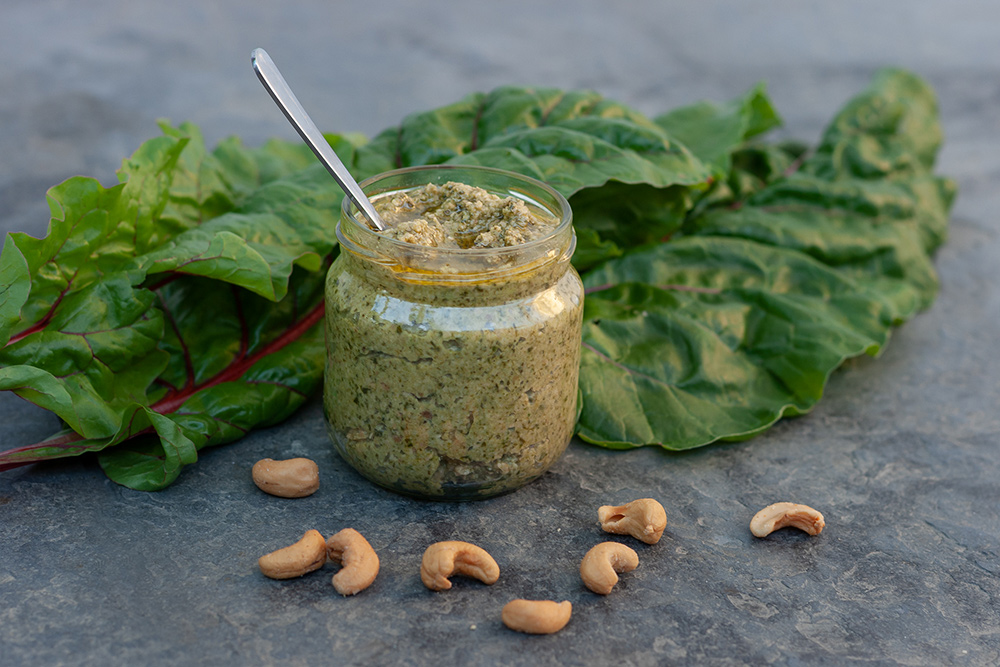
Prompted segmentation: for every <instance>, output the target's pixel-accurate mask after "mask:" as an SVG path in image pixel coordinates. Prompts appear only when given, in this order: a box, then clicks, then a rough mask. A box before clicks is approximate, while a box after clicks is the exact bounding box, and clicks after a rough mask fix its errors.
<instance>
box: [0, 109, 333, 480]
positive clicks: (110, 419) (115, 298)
mask: <svg viewBox="0 0 1000 667" xmlns="http://www.w3.org/2000/svg"><path fill="white" fill-rule="evenodd" d="M163 128H164V131H165V133H166V135H167V136H164V137H159V138H157V139H153V140H150V141H148V142H146V143H145V144H143V146H142V147H140V149H139V150H138V151H136V153H135V154H134V155H133V156H132V157H131V158H129V159H127V160H125V161H124V163H123V167H122V170H121V171H120V173H119V176H120V178H121V179H122V180H123V182H122V183H120V184H119V185H117V186H114V187H112V188H104V187H103V186H101V185H100V184H99V183H97V182H96V181H94V180H93V179H86V178H74V179H70V180H69V181H67V182H65V183H63V184H61V185H59V186H56V187H55V188H53V189H52V190H51V191H50V195H49V197H50V203H51V206H52V209H53V221H52V224H51V226H50V231H49V234H48V236H47V237H46V238H45V239H40V240H39V239H33V238H31V237H29V236H27V235H24V234H12V235H10V237H9V240H8V244H7V245H6V246H5V248H4V253H3V255H2V256H0V275H3V276H4V277H5V278H6V277H7V276H8V275H9V276H12V279H11V281H10V283H9V284H8V285H6V287H5V290H4V291H3V292H2V293H0V298H2V299H3V300H2V301H0V314H3V315H4V319H2V320H0V322H3V323H5V324H6V323H9V324H6V326H7V327H8V330H7V332H6V334H7V337H8V341H7V342H6V344H5V346H4V347H3V348H2V349H0V388H3V389H10V390H13V391H15V392H16V393H18V394H19V395H21V396H22V397H24V398H26V399H28V400H31V401H33V402H35V403H37V404H39V405H40V406H42V407H45V408H47V409H49V410H52V411H53V412H55V413H56V414H57V415H59V416H60V417H61V418H62V419H63V420H64V421H65V422H66V424H67V426H69V428H70V429H71V434H67V433H60V434H56V435H55V436H53V438H50V439H48V440H47V441H44V442H42V443H37V444H36V445H32V446H27V447H21V448H17V449H15V450H11V451H8V452H4V453H2V454H0V469H4V468H7V467H13V466H16V465H22V464H24V463H27V462H31V461H36V460H42V459H46V458H56V457H60V456H69V455H75V454H80V453H83V452H85V451H99V450H103V449H105V448H108V447H113V446H117V445H120V444H121V443H124V442H126V441H128V440H130V439H132V438H136V437H138V436H147V435H148V434H151V433H153V434H158V438H159V439H158V440H157V441H158V442H160V443H161V444H160V445H159V446H161V447H166V450H164V451H165V452H166V454H165V455H164V460H165V463H164V464H163V466H161V468H162V469H161V470H160V474H159V477H158V479H159V480H160V482H153V481H151V480H152V479H154V478H156V475H155V474H154V473H152V472H147V477H148V479H147V480H146V481H145V482H142V486H143V488H154V487H156V486H157V484H165V483H169V480H170V479H173V477H176V474H177V472H178V471H179V470H180V465H181V464H184V463H189V462H191V461H192V460H193V458H192V456H193V454H192V453H194V452H196V451H197V449H198V448H199V447H200V446H205V445H206V444H215V443H217V442H226V441H229V440H232V439H234V438H235V437H239V435H241V434H242V433H245V432H246V431H247V430H249V429H250V428H251V427H252V426H253V425H254V424H257V423H267V422H269V421H271V420H274V419H280V418H283V417H284V416H287V414H288V413H289V410H290V409H292V408H290V406H295V405H298V402H301V399H299V398H292V399H290V398H289V397H288V395H287V394H288V391H293V392H299V393H300V394H301V395H302V396H305V395H307V394H308V392H309V390H311V389H312V388H313V387H314V385H315V382H317V381H318V378H319V371H318V370H315V369H314V370H312V371H311V373H305V374H304V376H303V378H301V379H299V378H292V379H287V378H284V376H282V375H281V374H280V373H278V374H276V373H275V372H274V371H273V370H270V369H268V364H270V363H273V362H274V363H281V362H285V363H284V368H287V369H288V370H289V372H294V373H299V372H301V371H302V370H303V369H302V367H301V366H302V364H301V363H300V364H298V365H296V364H294V363H288V360H287V359H283V358H282V355H287V354H288V350H289V349H291V350H295V351H296V353H297V354H299V355H300V356H301V358H302V359H309V360H310V361H312V362H315V357H316V354H315V350H317V349H321V347H322V341H321V340H320V341H319V342H317V339H316V337H317V332H318V330H319V329H318V327H316V326H315V324H316V322H317V321H318V319H319V312H321V302H322V299H321V292H318V291H317V289H318V288H317V287H316V285H317V284H320V283H321V278H319V277H317V276H319V273H318V271H319V269H321V268H322V265H323V260H322V258H323V257H329V256H331V253H332V251H333V248H334V242H333V241H332V239H333V238H334V234H333V225H334V224H335V220H336V217H335V215H336V214H335V211H336V210H337V207H338V206H339V202H340V195H339V192H334V191H336V190H337V188H336V185H335V184H334V185H333V186H332V188H331V187H330V184H331V183H332V179H330V178H329V177H328V176H326V177H325V178H323V179H322V181H321V180H320V179H319V178H317V176H318V174H317V173H316V172H315V170H310V169H301V168H300V167H301V165H302V164H303V163H304V160H303V158H304V156H302V155H301V154H300V153H298V152H297V151H292V150H289V149H287V148H283V147H281V146H279V145H278V144H276V143H274V142H272V143H270V144H268V145H267V146H265V147H264V148H263V149H257V150H256V151H246V150H243V149H240V148H239V146H238V144H237V143H236V142H234V141H227V142H224V143H223V145H222V146H220V148H219V149H217V150H216V151H215V152H213V153H212V154H208V153H206V152H205V150H204V145H203V143H202V142H201V138H200V135H199V134H198V133H197V130H196V128H193V127H192V126H190V125H186V126H182V128H181V129H174V128H171V127H170V126H168V125H163ZM282 165H284V166H282ZM174 179H176V185H175V184H174ZM254 182H257V183H258V185H257V186H256V187H252V186H251V185H249V184H252V183H254ZM212 216H214V217H212ZM206 228H207V231H203V230H205V229H206ZM282 234H284V235H285V237H282ZM236 235H239V243H238V244H235V245H236V247H237V248H243V249H244V251H245V253H246V254H247V255H251V254H252V253H254V252H255V250H256V256H255V257H254V259H258V260H259V261H257V262H253V261H244V262H243V265H242V266H240V265H230V266H226V265H225V264H224V262H223V261H217V262H215V263H214V264H212V262H211V261H207V259H206V255H208V254H209V252H206V247H207V248H213V247H219V246H221V247H226V242H227V241H229V240H230V239H231V237H233V236H236ZM199 240H203V241H205V245H206V247H201V246H199V245H198V241H199ZM153 244H159V246H158V247H156V248H152V249H151V250H150V252H146V253H143V250H144V249H150V248H151V246H152V245H153ZM213 244H214V245H213ZM219 254H220V255H223V254H224V253H219ZM233 254H238V252H237V253H233ZM166 257H169V258H170V259H169V260H166V259H164V258H166ZM171 262H172V263H171ZM295 266H304V267H305V268H306V269H310V270H311V271H312V273H309V272H304V273H303V275H305V276H310V277H311V280H312V286H311V287H309V280H304V279H301V278H300V279H295V280H293V281H292V284H293V285H294V294H289V293H288V289H289V278H290V276H291V274H292V273H293V269H294V267H295ZM205 267H210V268H208V269H206V268H205ZM192 268H196V270H192ZM199 272H201V273H206V274H209V275H210V276H211V277H212V278H214V279H215V280H212V281H208V282H205V280H204V279H202V278H194V277H189V276H192V275H198V274H199ZM154 274H159V275H154ZM196 281H201V283H197V282H196ZM193 282H195V284H196V285H197V286H196V287H195V288H192V287H191V285H192V283H193ZM150 288H151V289H152V290H155V291H151V289H150ZM183 290H187V292H186V293H187V294H188V301H187V303H188V305H189V307H191V308H193V309H194V310H196V311H199V312H201V313H202V316H203V318H207V320H206V321H205V322H202V329H201V330H200V332H191V331H188V332H187V335H188V336H189V337H190V336H194V340H193V341H192V342H193V344H191V345H189V344H188V343H187V341H186V339H185V338H184V335H185V333H184V329H183V327H184V326H185V323H186V322H189V321H190V319H189V318H188V319H185V318H183V317H182V318H179V319H178V318H175V317H174V315H173V313H172V312H171V311H170V310H169V309H167V308H165V307H164V304H166V303H168V302H170V301H171V300H173V301H176V298H175V297H174V296H173V295H175V294H176V293H178V292H179V291H183ZM192 290H193V291H192ZM248 290H250V291H248ZM251 291H252V292H257V293H263V294H264V295H265V296H266V297H268V299H270V300H268V299H265V298H260V297H257V296H254V295H252V294H251ZM282 297H285V298H282ZM275 299H281V300H280V301H278V303H274V300H275ZM317 304H320V306H319V308H320V310H319V311H317ZM234 308H236V309H237V311H238V312H234V311H233V309H234ZM15 311H16V312H18V313H19V315H18V318H17V319H16V320H15V319H14V313H15ZM223 312H228V313H231V314H234V317H233V318H232V319H231V320H230V325H231V326H236V327H237V330H236V332H235V333H233V332H232V331H230V335H229V337H228V338H227V337H226V336H224V335H222V333H221V332H219V331H217V330H213V329H211V326H210V325H211V324H214V323H217V320H218V315H219V313H223ZM165 315H166V316H167V317H165ZM236 315H238V317H237V316H236ZM179 327H180V328H179ZM206 331H212V332H213V333H214V334H217V335H216V337H214V338H212V337H206V336H204V335H200V334H201V333H203V332H206ZM233 336H236V337H235V338H233ZM178 341H181V342H178ZM241 345H243V347H241ZM303 345H304V346H305V349H299V348H301V347H302V346H303ZM297 346H298V347H297ZM226 349H229V350H233V351H234V352H233V354H234V355H236V356H233V357H232V358H228V359H227V358H226V357H225V355H223V354H221V353H220V351H222V350H226ZM192 359H198V360H201V361H199V362H198V363H207V362H209V361H210V360H211V362H212V363H215V364H220V363H221V364H222V365H223V366H224V368H219V369H218V372H217V374H216V375H214V376H212V378H209V379H207V380H204V381H202V379H199V378H193V379H188V380H185V382H183V383H181V384H178V385H176V391H174V392H173V393H168V392H166V390H165V389H164V387H165V386H170V385H169V382H170V380H171V378H174V377H175V375H176V372H177V368H178V366H180V367H181V368H182V369H187V365H186V364H188V363H193V362H191V360H192ZM250 360H253V363H250ZM320 365H321V364H320ZM261 374H263V375H265V376H268V379H267V380H266V381H264V380H261V379H260V377H259V376H260V375H261ZM272 376H273V377H272ZM192 377H193V376H192ZM272 380H273V381H272ZM309 382H312V383H313V384H312V385H310V384H309ZM165 383H166V384H165ZM206 383H207V384H206ZM241 383H242V384H244V385H246V386H250V387H260V388H261V389H258V390H255V393H254V395H253V396H250V397H248V400H247V401H244V402H243V403H236V405H237V406H240V405H242V406H252V407H251V408H246V407H238V408H237V411H238V412H241V413H243V414H244V417H243V418H242V419H240V418H236V417H234V416H232V415H231V414H225V415H223V412H222V411H221V408H220V409H215V408H219V402H218V401H216V405H215V407H214V408H213V411H212V413H211V415H212V416H213V418H218V419H217V421H216V426H217V428H216V429H215V430H214V431H212V430H207V429H205V428H194V427H192V426H191V424H192V423H193V420H194V421H197V420H196V419H195V418H194V417H192V416H191V415H189V414H184V416H183V419H182V418H181V416H179V415H175V414H172V413H174V412H177V411H178V410H180V409H185V410H186V409H187V407H188V403H189V402H190V401H197V400H207V399H205V396H206V395H207V393H211V392H210V391H209V390H213V391H216V392H218V386H223V385H225V386H226V387H227V388H229V390H230V391H232V388H233V387H234V386H236V385H239V384H241ZM279 385H287V387H290V388H291V389H289V390H281V389H279V388H278V387H279ZM300 385H303V386H305V390H303V389H302V387H301V386H300ZM206 392H207V393H206ZM237 393H238V391H237ZM300 394H295V396H299V395H300ZM181 398H184V399H185V400H181ZM297 401H298V402H297ZM228 412H232V410H231V409H230V410H229V411H228ZM192 414H194V413H192ZM177 420H180V421H181V422H183V423H179V422H178V421H177ZM202 421H203V422H204V420H202ZM223 424H226V425H225V426H224V427H221V426H220V425H223ZM201 426H204V424H202V425H201ZM234 434H238V435H234ZM139 439H140V440H145V441H147V442H148V441H150V438H149V437H142V438H139ZM154 439H155V438H154ZM171 443H173V444H171ZM185 443H190V444H189V445H188V444H185ZM177 451H181V452H182V454H183V455H181V454H178V455H176V456H175V455H174V454H175V453H176V452H177ZM184 452H186V453H184ZM128 479H129V480H130V481H129V483H130V484H131V483H132V481H134V480H136V479H137V477H136V476H135V475H133V476H132V477H128ZM163 480H167V481H166V482H165V481H163Z"/></svg>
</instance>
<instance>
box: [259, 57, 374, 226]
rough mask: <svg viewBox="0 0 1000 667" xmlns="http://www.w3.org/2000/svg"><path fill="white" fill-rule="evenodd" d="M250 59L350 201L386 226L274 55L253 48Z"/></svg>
mask: <svg viewBox="0 0 1000 667" xmlns="http://www.w3.org/2000/svg"><path fill="white" fill-rule="evenodd" d="M250 62H251V63H253V69H254V71H255V72H257V78H259V79H260V82H261V83H262V84H264V87H265V88H267V92H269V93H270V94H271V98H272V99H273V100H274V103H275V104H277V105H278V108H279V109H281V111H282V112H284V114H285V118H287V119H288V122H289V123H291V124H292V127H294V128H295V130H296V131H297V132H298V133H299V136H300V137H302V140H303V141H305V142H306V145H308V146H309V148H311V149H312V152H313V153H315V154H316V157H318V158H319V161H320V162H322V163H323V166H324V167H326V169H327V171H329V172H330V173H331V174H332V175H333V177H334V178H335V179H336V180H337V183H338V184H340V187H341V188H342V189H343V190H344V192H345V193H347V196H348V197H350V198H351V201H352V202H354V205H355V206H357V207H358V210H359V211H361V213H362V215H364V216H365V217H366V218H367V219H368V223H369V224H370V225H371V226H372V227H373V228H375V229H376V230H378V231H382V230H383V229H385V223H384V222H382V218H381V217H379V214H378V213H377V212H376V211H375V207H373V206H372V203H371V202H370V201H368V197H367V196H365V193H364V192H363V191H362V190H361V186H359V185H358V182H357V181H355V180H354V177H353V176H351V173H350V172H349V171H347V167H345V166H344V163H343V162H341V161H340V158H339V157H337V154H336V153H334V152H333V148H331V147H330V144H329V143H328V142H327V140H326V139H324V138H323V133H322V132H320V131H319V128H318V127H316V123H314V122H313V121H312V118H310V117H309V114H307V113H306V110H305V109H303V108H302V105H301V104H299V100H298V99H297V98H296V97H295V93H293V92H292V89H291V88H289V87H288V84H287V83H285V77H283V76H281V72H279V71H278V68H277V67H276V66H275V64H274V61H273V60H271V56H269V55H267V51H265V50H264V49H260V48H258V49H254V50H253V52H252V53H251V54H250Z"/></svg>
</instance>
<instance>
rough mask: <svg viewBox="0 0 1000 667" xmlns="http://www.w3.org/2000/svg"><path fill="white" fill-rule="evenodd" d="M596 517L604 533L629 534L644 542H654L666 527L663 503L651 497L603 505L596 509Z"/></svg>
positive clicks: (658, 539)
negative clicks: (615, 505)
mask: <svg viewBox="0 0 1000 667" xmlns="http://www.w3.org/2000/svg"><path fill="white" fill-rule="evenodd" d="M597 518H598V519H599V520H600V522H601V528H602V529H604V532H606V533H615V534H617V535H631V536H632V537H634V538H636V539H637V540H642V541H643V542H645V543H646V544H656V543H657V542H659V541H660V537H661V536H662V535H663V529H664V528H666V527H667V513H666V512H664V511H663V505H661V504H660V503H658V502H656V501H655V500H653V499H652V498H640V499H639V500H633V501H632V502H630V503H626V504H625V505H619V506H617V507H614V506H612V505H604V506H602V507H599V508H598V509H597Z"/></svg>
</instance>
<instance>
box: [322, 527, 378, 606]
mask: <svg viewBox="0 0 1000 667" xmlns="http://www.w3.org/2000/svg"><path fill="white" fill-rule="evenodd" d="M326 555H327V557H328V558H329V559H330V560H332V561H333V562H334V563H340V564H341V565H342V567H341V568H340V571H339V572H337V574H335V575H333V587H334V588H336V589H337V592H338V593H340V594H341V595H354V594H355V593H360V592H361V591H363V590H364V589H366V588H368V587H369V586H371V583H372V582H373V581H375V575H377V574H378V554H376V553H375V550H374V549H372V545H370V544H368V540H366V539H365V538H364V536H362V535H361V533H359V532H358V531H356V530H354V529H353V528H344V529H343V530H342V531H340V532H339V533H337V534H336V535H331V536H330V537H328V538H327V540H326Z"/></svg>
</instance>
